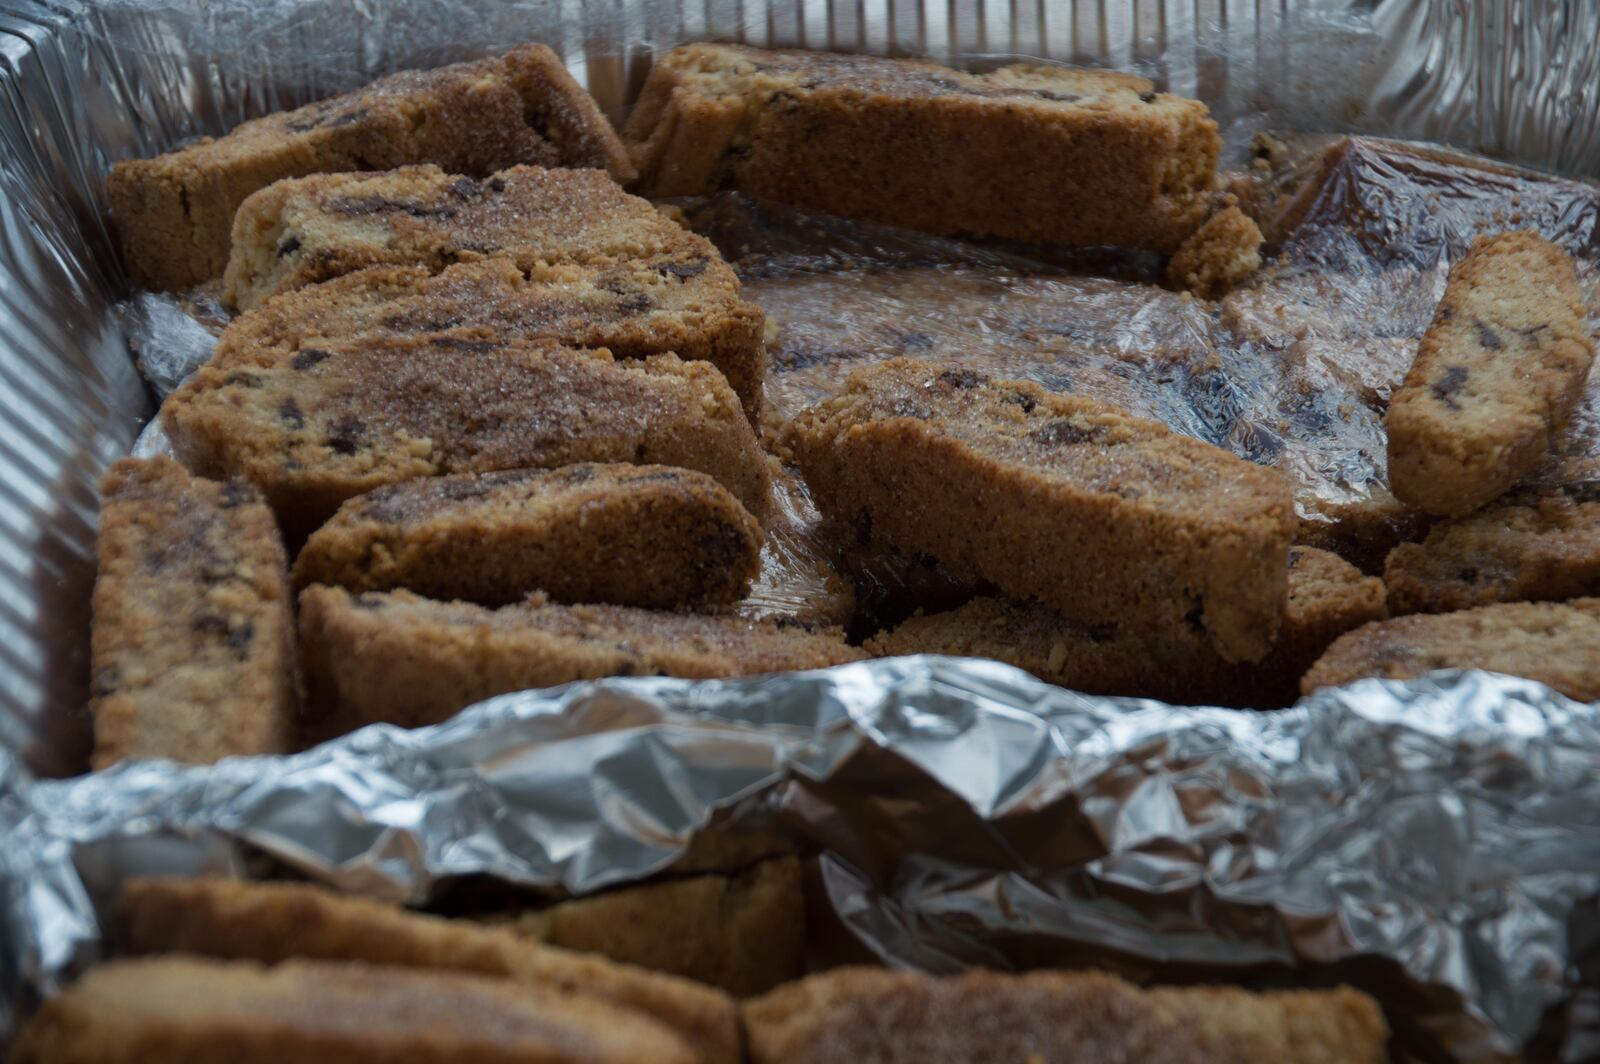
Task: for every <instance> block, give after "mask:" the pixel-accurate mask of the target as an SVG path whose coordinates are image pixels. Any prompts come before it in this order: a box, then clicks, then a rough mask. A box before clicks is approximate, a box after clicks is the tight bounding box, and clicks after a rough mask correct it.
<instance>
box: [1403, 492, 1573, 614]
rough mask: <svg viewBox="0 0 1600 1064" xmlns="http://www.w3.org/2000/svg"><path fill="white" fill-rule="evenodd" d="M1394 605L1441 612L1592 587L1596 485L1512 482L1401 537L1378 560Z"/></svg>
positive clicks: (1566, 595)
mask: <svg viewBox="0 0 1600 1064" xmlns="http://www.w3.org/2000/svg"><path fill="white" fill-rule="evenodd" d="M1383 579H1384V583H1386V584H1388V586H1389V604H1390V606H1391V607H1393V609H1394V611H1395V612H1396V613H1444V612H1447V611H1450V610H1463V609H1468V608H1470V607H1473V606H1487V605H1489V604H1490V603H1494V602H1540V601H1559V600H1561V599H1569V598H1578V597H1580V596H1583V595H1593V594H1596V593H1597V592H1600V486H1597V485H1596V484H1594V483H1592V482H1589V483H1580V484H1568V485H1562V486H1559V487H1556V486H1547V487H1529V488H1519V489H1518V490H1516V491H1514V492H1512V493H1511V494H1510V495H1507V496H1505V497H1504V498H1501V499H1499V500H1496V501H1495V502H1494V503H1491V504H1490V505H1489V506H1486V507H1484V508H1483V509H1482V510H1478V511H1476V512H1475V513H1470V514H1467V515H1466V516H1464V517H1457V518H1454V519H1452V520H1449V521H1441V522H1439V523H1438V524H1436V525H1434V526H1433V528H1432V530H1431V531H1429V533H1428V538H1427V539H1425V540H1423V541H1422V542H1421V543H1402V544H1401V545H1400V546H1398V547H1396V548H1395V549H1394V550H1393V551H1391V552H1390V553H1389V560H1388V564H1387V565H1386V566H1385V568H1384V574H1383Z"/></svg>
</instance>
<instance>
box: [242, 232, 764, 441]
mask: <svg viewBox="0 0 1600 1064" xmlns="http://www.w3.org/2000/svg"><path fill="white" fill-rule="evenodd" d="M762 321H763V319H762V315H761V311H760V309H758V308H757V307H756V306H755V305H754V304H751V303H747V302H745V301H744V300H743V299H741V298H740V297H739V280H738V278H737V277H735V276H734V274H733V271H732V270H731V269H730V268H729V267H728V266H727V264H726V263H724V262H723V261H722V260H721V259H720V258H718V257H717V256H716V252H715V251H714V250H712V249H709V248H708V249H706V251H705V253H704V254H702V253H700V252H697V251H692V250H691V251H687V252H682V253H672V254H667V255H663V256H660V257H657V258H654V259H638V260H627V261H621V262H598V263H595V264H592V265H591V264H581V263H565V264H557V265H547V264H541V263H534V264H532V265H530V266H529V267H528V268H527V270H526V272H524V270H523V268H521V267H519V266H518V265H517V264H516V262H515V261H513V260H511V259H509V258H505V257H495V258H486V259H479V260H477V261H474V262H462V263H458V264H456V265H454V266H449V267H446V268H445V269H444V270H443V271H441V272H439V273H437V274H434V273H430V271H429V269H428V268H427V267H423V266H375V267H372V268H370V269H366V270H358V271H356V272H355V273H351V274H346V275H345V276H343V277H337V278H334V279H333V280H331V281H325V282H323V283H322V284H318V285H312V286H310V287H307V288H302V289H299V290H297V291H294V292H288V293H285V294H284V295H281V296H279V297H277V298H275V299H272V300H269V301H268V302H266V303H264V304H262V305H261V306H259V307H257V308H255V309H254V310H251V311H247V312H246V313H244V314H241V315H240V316H239V317H238V318H235V319H234V321H233V323H232V324H231V325H229V326H228V328H227V330H226V331H224V332H223V334H222V336H221V337H220V338H219V339H218V340H217V348H216V356H217V357H218V358H224V359H228V360H230V361H234V362H271V361H278V360H281V359H282V358H284V357H287V356H290V355H293V354H294V353H295V352H297V351H299V350H300V349H301V348H305V347H311V348H325V347H326V346H327V343H328V342H329V341H331V340H348V339H354V338H356V337H396V338H399V337H410V336H418V335H422V334H426V333H436V332H441V331H444V330H449V329H475V330H478V331H480V332H483V333H486V334H489V335H492V336H493V337H495V338H497V339H500V340H505V341H513V340H551V341H555V342H557V343H561V344H566V345H568V346H570V347H594V348H601V347H603V348H605V349H606V350H608V351H610V352H611V353H612V354H614V355H616V356H617V357H618V358H647V357H649V356H651V355H659V354H665V353H667V352H671V353H673V354H675V355H677V356H678V357H679V358H682V359H684V360H685V361H704V362H709V363H710V364H711V365H713V366H715V367H716V368H717V369H718V370H719V371H720V372H721V373H722V375H723V376H724V377H726V378H727V380H728V383H729V384H730V385H731V386H732V387H733V390H734V392H735V394H737V395H738V396H739V400H740V403H741V404H742V405H743V408H744V410H745V414H746V416H747V417H748V418H749V419H750V422H751V424H752V425H759V424H760V420H759V419H760V414H761V383H762V380H763V377H764V376H765V370H766V360H765V356H764V354H763V353H762V350H761V334H762Z"/></svg>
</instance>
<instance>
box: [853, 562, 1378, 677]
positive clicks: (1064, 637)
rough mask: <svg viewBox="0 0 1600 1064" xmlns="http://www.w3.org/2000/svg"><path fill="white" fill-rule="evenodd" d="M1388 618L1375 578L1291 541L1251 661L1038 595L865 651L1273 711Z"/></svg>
mask: <svg viewBox="0 0 1600 1064" xmlns="http://www.w3.org/2000/svg"><path fill="white" fill-rule="evenodd" d="M1387 616H1388V611H1387V610H1386V609H1385V608H1384V595H1383V582H1382V581H1381V580H1378V579H1377V578H1376V577H1370V576H1363V575H1362V574H1361V571H1360V570H1358V569H1356V567H1355V566H1353V565H1351V564H1350V563H1348V562H1346V561H1344V560H1342V559H1341V558H1339V557H1337V556H1336V555H1333V554H1329V553H1328V552H1326V551H1320V550H1317V549H1315V548H1313V547H1293V548H1291V549H1290V551H1289V600H1288V604H1287V606H1286V607H1285V608H1284V614H1283V626H1282V627H1281V628H1280V629H1279V631H1278V637H1277V640H1276V641H1275V642H1274V643H1273V646H1272V649H1271V650H1270V651H1269V652H1268V653H1267V656H1266V657H1264V658H1262V659H1261V661H1259V662H1256V663H1254V664H1244V665H1230V664H1228V663H1227V662H1225V661H1223V660H1222V658H1221V657H1220V656H1219V655H1218V654H1217V652H1216V650H1215V648H1213V647H1212V646H1211V645H1210V643H1209V642H1208V641H1207V640H1206V639H1204V638H1203V637H1201V636H1198V635H1188V636H1181V635H1175V634H1172V633H1165V634H1158V633H1152V632H1147V631H1145V630H1142V629H1140V628H1138V627H1137V626H1133V625H1118V624H1102V625H1083V624H1075V623H1073V622H1072V621H1070V620H1067V619H1066V618H1064V617H1062V616H1061V615H1060V614H1059V613H1057V612H1056V611H1055V610H1052V609H1050V608H1049V607H1048V606H1045V605H1043V604H1041V603H1039V602H1037V601H1021V600H1016V599H1004V598H992V597H986V598H978V599H974V600H973V601H971V602H969V603H967V604H966V605H964V606H962V607H960V608H959V609H956V610H952V611H950V612H947V613H935V614H930V615H927V616H920V617H913V618H911V619H910V620H908V621H906V622H905V623H904V624H902V625H900V626H899V627H898V628H896V629H894V630H893V631H892V632H884V633H880V634H879V635H878V636H877V637H876V638H874V639H870V640H868V641H867V644H866V649H867V650H869V651H871V652H872V653H874V654H877V655H880V656H884V657H887V656H891V655H897V654H951V655H956V656H960V657H978V658H993V659H995V660H997V661H1003V662H1005V663H1007V664H1008V665H1015V666H1017V667H1018V668H1021V669H1026V670H1027V671H1029V672H1031V673H1033V674H1034V675H1035V676H1037V677H1039V678H1040V679H1041V680H1047V681H1049V682H1050V683H1054V684H1059V685H1061V686H1062V687H1070V688H1072V689H1073V690H1075V691H1082V692H1084V693H1086V694H1100V695H1129V696H1135V697H1140V698H1159V699H1161V700H1162V701H1165V702H1173V703H1180V704H1188V705H1220V706H1249V707H1253V708H1256V709H1272V708H1276V707H1278V706H1286V705H1288V704H1290V703H1291V702H1293V701H1294V700H1295V697H1296V696H1297V695H1298V694H1299V686H1300V677H1301V676H1302V675H1304V673H1305V671H1306V669H1307V668H1309V667H1310V666H1311V663H1312V662H1314V661H1316V659H1317V656H1318V655H1319V654H1321V653H1322V652H1323V651H1324V650H1325V649H1327V647H1328V644H1329V643H1331V642H1333V640H1334V639H1335V638H1337V637H1338V636H1340V635H1342V634H1343V633H1345V632H1348V631H1349V630H1350V629H1352V628H1355V627H1357V626H1359V625H1363V624H1366V623H1367V622H1368V621H1375V620H1382V619H1383V618H1385V617H1387Z"/></svg>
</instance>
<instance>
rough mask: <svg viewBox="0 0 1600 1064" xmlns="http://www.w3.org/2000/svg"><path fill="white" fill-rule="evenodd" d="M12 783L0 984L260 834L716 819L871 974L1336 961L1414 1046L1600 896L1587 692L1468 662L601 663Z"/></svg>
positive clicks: (1456, 1042) (576, 838)
mask: <svg viewBox="0 0 1600 1064" xmlns="http://www.w3.org/2000/svg"><path fill="white" fill-rule="evenodd" d="M21 784H22V773H21V770H20V769H19V768H18V766H17V765H16V764H15V762H13V761H10V760H3V759H0V904H3V906H4V908H3V910H0V929H3V931H4V936H5V939H6V941H7V942H8V943H10V946H11V948H10V949H9V950H8V951H7V956H6V958H5V959H4V961H3V962H0V963H4V964H5V965H7V966H6V967H4V968H3V969H0V977H3V979H4V986H3V988H0V989H3V991H4V994H3V1000H5V1001H6V1002H8V1003H10V1004H11V1006H12V1007H18V1006H20V1005H23V1004H25V1003H26V1002H27V1001H28V1000H29V998H30V996H31V995H34V994H37V993H40V992H48V991H49V990H51V989H52V988H53V987H54V986H55V985H56V984H57V983H58V982H59V981H60V980H62V979H64V978H66V977H67V976H69V975H70V974H71V973H73V972H74V971H75V970H76V969H78V968H79V967H81V966H83V965H85V964H87V963H90V962H91V961H92V960H93V959H95V957H96V956H97V955H98V954H99V951H100V949H101V941H100V927H101V924H100V916H99V915H98V914H100V913H103V912H104V911H105V910H106V908H107V907H108V906H109V905H110V904H112V903H114V901H115V898H116V896H117V892H118V887H119V884H120V883H121V882H122V880H123V879H125V878H126V877H128V876H130V875H134V874H139V873H149V872H154V871H160V872H166V873H178V874H188V873H197V872H200V871H210V872H218V873H232V874H239V873H242V872H243V871H244V870H245V869H246V868H247V867H248V866H249V865H250V863H251V861H252V860H254V859H256V858H257V857H258V856H259V855H262V854H265V855H267V856H270V857H272V858H275V859H276V860H278V861H281V862H283V863H284V864H286V865H288V866H290V867H292V868H294V869H296V870H298V871H300V872H302V873H304V874H306V875H308V876H310V877H312V878H314V879H317V880H321V881H323V882H326V883H329V884H332V885H335V886H337V887H339V888H342V889H346V890H358V891H364V892H367V893H371V894H377V895H382V896H386V897H390V898H393V899H396V900H401V901H406V902H411V903H424V902H425V901H426V900H427V899H428V898H429V896H430V895H431V894H432V893H433V892H434V891H435V890H436V889H437V888H438V887H439V886H440V885H441V884H442V883H444V882H446V881H448V880H449V879H451V878H452V877H459V876H466V875H472V874H479V873H483V874H488V875H491V876H494V877H497V878H499V879H502V880H506V881H509V882H512V883H518V884H526V885H530V886H535V885H536V886H544V887H560V888H565V889H566V890H569V891H573V892H583V891H588V890H593V889H596V888H599V887H603V886H605V885H607V884H610V883H615V882H618V881H620V880H626V879H634V878H639V877H642V876H646V875H650V874H652V873H654V872H656V871H659V870H661V869H663V868H665V867H667V866H669V865H670V864H671V863H672V861H673V860H674V859H675V858H676V857H677V856H679V855H680V854H681V853H683V851H684V849H685V846H686V844H687V842H688V840H689V838H690V837H691V836H692V835H693V834H694V833H695V832H696V831H697V830H700V829H702V828H704V827H705V826H706V825H708V824H711V823H712V822H714V821H715V822H716V823H718V824H720V825H724V826H726V825H728V824H730V823H731V825H732V828H733V829H737V828H739V827H742V826H757V825H760V826H769V825H772V824H776V825H779V826H781V827H783V828H785V829H787V830H789V831H791V832H793V833H794V834H795V835H796V836H798V837H799V838H800V839H801V840H803V841H804V842H805V843H806V844H807V845H808V846H812V847H818V848H820V849H821V851H822V857H821V862H820V863H821V875H822V881H823V883H824V884H825V888H826V894H827V900H828V902H829V904H830V906H831V908H832V910H833V912H834V913H835V914H836V915H837V916H838V918H839V919H840V920H841V921H842V922H843V924H844V925H845V926H846V927H848V928H849V929H850V931H851V932H853V933H854V935H855V936H856V937H857V938H859V939H860V940H861V941H862V942H864V943H865V944H866V945H867V946H869V947H870V948H871V949H872V951H873V952H875V953H876V954H877V955H878V956H880V957H881V958H882V959H883V960H884V961H886V962H888V963H891V964H898V965H910V966H915V967H919V968H924V969H928V970H931V971H953V970H956V969H958V968H961V967H964V966H968V965H975V964H983V965H989V966H993V967H998V968H1008V967H1023V966H1038V965H1043V964H1051V963H1060V964H1071V965H1073V966H1084V965H1100V966H1105V967H1109V968H1112V969H1115V970H1120V971H1123V972H1126V973H1128V974H1129V975H1131V976H1133V977H1135V978H1142V979H1149V978H1160V979H1163V980H1174V979H1179V980H1181V979H1190V978H1227V979H1231V980H1237V981H1244V982H1251V983H1256V984H1261V985H1270V984H1272V983H1273V982H1274V981H1280V982H1281V981H1282V980H1284V979H1285V978H1291V977H1292V978H1293V979H1294V980H1295V981H1297V982H1305V981H1308V980H1310V981H1323V982H1328V981H1344V982H1349V983H1351V984H1353V985H1357V986H1361V987H1364V988H1366V989H1368V990H1369V991H1371V992H1373V993H1375V994H1376V995H1377V996H1378V997H1379V999H1380V1000H1381V1001H1382V1002H1383V1003H1384V1004H1385V1006H1386V1007H1387V1008H1388V1010H1389V1015H1390V1019H1391V1022H1392V1023H1393V1024H1394V1025H1395V1026H1396V1029H1397V1032H1398V1034H1399V1036H1400V1045H1401V1046H1402V1047H1404V1048H1405V1049H1406V1051H1407V1052H1408V1053H1409V1054H1412V1055H1414V1056H1415V1057H1417V1059H1429V1058H1430V1057H1429V1055H1430V1054H1431V1055H1432V1059H1439V1057H1438V1055H1439V1054H1441V1053H1446V1054H1449V1055H1450V1057H1451V1058H1453V1059H1457V1060H1462V1061H1490V1060H1498V1059H1503V1058H1504V1057H1506V1056H1507V1055H1509V1054H1511V1053H1513V1052H1514V1051H1516V1050H1517V1049H1518V1047H1520V1046H1522V1045H1523V1044H1524V1043H1525V1042H1527V1041H1528V1040H1529V1039H1530V1038H1532V1037H1533V1036H1534V1035H1535V1034H1536V1033H1537V1032H1538V1030H1539V1028H1540V1025H1541V1022H1542V1021H1543V1020H1544V1019H1545V1013H1546V1011H1547V1010H1548V1009H1552V1008H1554V1007H1556V1006H1557V1005H1558V1004H1559V1003H1560V1002H1562V1001H1563V1000H1564V999H1565V998H1566V997H1567V996H1568V994H1569V993H1570V991H1571V989H1572V985H1571V984H1572V982H1573V980H1574V979H1575V973H1576V971H1577V968H1578V966H1579V964H1580V963H1581V962H1585V960H1586V958H1585V956H1584V955H1583V952H1582V951H1584V950H1592V949H1593V946H1594V944H1593V943H1592V942H1588V943H1587V944H1586V943H1585V942H1584V941H1582V939H1581V936H1575V935H1574V934H1572V933H1569V921H1576V919H1577V917H1578V916H1579V915H1580V913H1581V912H1582V910H1583V909H1584V907H1585V906H1586V905H1587V906H1589V907H1591V908H1592V899H1593V898H1594V897H1595V895H1596V894H1597V893H1600V816H1597V815H1596V813H1597V812H1600V708H1597V707H1595V706H1587V705H1580V704H1577V703H1573V702H1570V701H1568V700H1566V699H1563V698H1561V697H1559V696H1557V695H1554V694H1552V693H1551V692H1550V691H1548V690H1547V689H1545V688H1543V687H1541V686H1540V685H1538V684H1535V683H1532V682H1529V681H1524V680H1516V679H1511V678H1508V677H1501V676H1493V675H1489V674H1485V673H1476V672H1469V673H1441V674H1437V675H1436V676H1434V677H1432V678H1430V679H1428V680H1424V681H1415V682H1410V683H1396V682H1391V681H1378V680H1371V681H1366V682H1363V683H1359V684H1355V685H1353V686H1351V687H1349V688H1346V689H1344V690H1337V691H1334V690H1329V691H1324V692H1321V693H1320V694H1318V695H1317V696H1315V697H1313V698H1311V699H1308V700H1306V701H1305V702H1303V703H1302V704H1301V705H1300V706H1299V707H1297V708H1295V709H1291V710H1283V711H1278V712H1274V713H1262V714H1249V713H1240V712H1236V711H1230V710H1213V709H1175V708H1172V707H1168V706H1163V705H1160V704H1157V703H1152V702H1143V701H1137V700H1128V699H1103V698H1085V697H1082V696H1078V695H1075V694H1072V693H1071V692H1068V691H1065V690H1062V689H1060V688H1057V687H1053V686H1050V685H1047V684H1043V683H1040V682H1039V681H1037V680H1034V679H1032V678H1031V677H1028V676H1027V675H1025V674H1024V673H1021V672H1019V671H1017V670H1015V669H1011V668H1009V667H1006V666H1003V665H998V664H995V663H993V662H980V661H971V660H962V659H952V658H935V657H917V658H899V659H889V660H881V661H870V662H862V663H858V664H854V665H848V666H843V667H840V668H836V669H831V670H827V671H821V672H812V673H802V674H796V675H790V676H783V677H770V678H755V679H745V680H732V681H723V682H702V683H691V682H687V681H681V680H672V679H642V678H635V679H619V680H609V681H601V682H594V683H582V684H574V685H570V686H568V687H565V688H558V689H553V690H549V691H542V692H525V693H521V694H515V695H507V696H503V697H501V698H497V699H493V700H491V701H489V702H485V703H483V704H481V705H480V706H478V707H475V708H474V709H472V710H469V711H467V712H466V713H464V714H462V715H461V716H460V717H458V718H456V719H455V720H453V721H451V722H449V723H447V724H444V725H440V726H437V727H433V728H427V729H421V730H417V731H411V732H407V731H403V730H400V729H396V728H392V727H383V726H380V727H373V728H368V729H365V730H363V731H361V732H358V733H356V734H353V735H351V736H348V737H346V738H344V739H341V740H339V741H337V742H334V743H330V744H328V745H326V746H324V747H320V748H318V749H315V750H312V751H309V752H307V753H304V754H300V755H298V756H295V757H290V758H281V759H270V758H260V759H240V760H233V761H226V762H223V763H222V764H219V765H217V766H214V767H210V768H190V769H179V768H175V767H173V766H170V765H161V764H134V765H126V766H122V767H119V768H116V769H113V770H111V771H108V772H103V773H99V774H97V775H94V776H89V777H85V778H81V779H76V780H68V781H41V782H37V783H33V784H31V785H21ZM1574 926H1576V923H1574ZM1591 938H1592V935H1591ZM1587 963H1589V964H1591V965H1592V964H1593V958H1588V959H1587Z"/></svg>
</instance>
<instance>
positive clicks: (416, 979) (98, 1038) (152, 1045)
mask: <svg viewBox="0 0 1600 1064" xmlns="http://www.w3.org/2000/svg"><path fill="white" fill-rule="evenodd" d="M11 1059H12V1060H13V1061H14V1062H15V1064H118V1062H121V1061H135V1060H137V1061H154V1060H166V1061H178V1060H192V1061H201V1060H207V1061H214V1060H237V1061H266V1060H283V1061H290V1060H292V1061H296V1062H300V1064H382V1062H385V1061H396V1060H481V1061H495V1062H496V1064H632V1062H634V1061H640V1060H651V1061H661V1062H663V1064H668V1062H670V1064H694V1061H696V1060H697V1059H699V1058H698V1057H697V1056H696V1055H695V1052H694V1050H692V1049H691V1048H689V1046H688V1045H687V1043H685V1042H684V1040H683V1039H682V1038H680V1037H679V1036H678V1035H677V1034H675V1033H674V1032H673V1031H672V1030H671V1029H670V1028H667V1027H664V1026H662V1025H661V1024H659V1023H657V1022H655V1021H654V1020H652V1019H650V1018H649V1017H647V1016H644V1015H641V1014H640V1013H637V1012H633V1011H631V1010H628V1009H622V1008H618V1007H617V1006H615V1005H612V1004H610V1003H608V1002H605V1001H601V1000H599V999H597V998H593V997H589V996H587V995H583V994H574V993H566V992H562V991H558V990H549V989H545V988H540V987H533V986H527V985H522V984H518V983H513V982H511V981H509V980H505V979H494V978H488V977H485V976H476V975H464V974H460V973H455V972H449V973H447V972H418V971H408V970H406V969H404V968H380V967H374V966H371V965H364V964H333V963H328V962H325V961H289V962H287V963H285V964H280V965H278V966H277V967H275V968H263V967H262V966H260V965H258V964H249V963H245V962H234V963H226V962H221V961H209V960H196V959H193V958H188V957H161V958H149V959H143V960H121V961H112V962H110V963H108V964H104V965H101V966H100V967H98V968H95V969H93V970H91V971H90V972H89V973H88V974H87V975H85V976H84V977H83V978H82V979H80V980H79V981H78V982H77V983H76V984H74V985H73V986H71V987H69V988H68V989H67V990H65V991H63V992H62V993H61V994H59V995H58V996H57V997H55V998H53V999H51V1000H49V1001H47V1002H45V1004H44V1007H43V1008H42V1009H41V1010H40V1011H39V1013H38V1015H36V1016H35V1017H34V1018H33V1020H32V1021H30V1022H29V1024H28V1025H27V1027H25V1028H24V1029H23V1031H22V1034H21V1036H20V1037H19V1039H18V1042H17V1045H16V1047H15V1049H14V1052H13V1055H12V1057H11Z"/></svg>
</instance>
